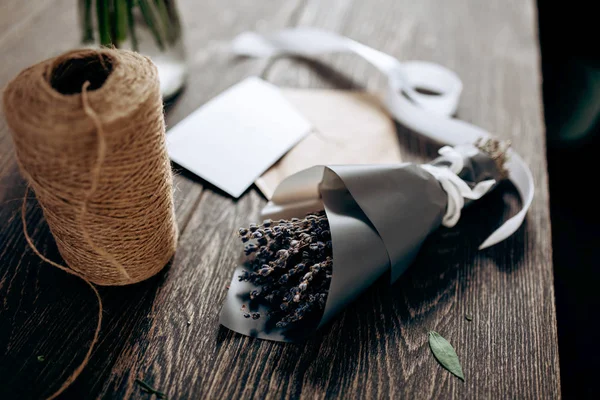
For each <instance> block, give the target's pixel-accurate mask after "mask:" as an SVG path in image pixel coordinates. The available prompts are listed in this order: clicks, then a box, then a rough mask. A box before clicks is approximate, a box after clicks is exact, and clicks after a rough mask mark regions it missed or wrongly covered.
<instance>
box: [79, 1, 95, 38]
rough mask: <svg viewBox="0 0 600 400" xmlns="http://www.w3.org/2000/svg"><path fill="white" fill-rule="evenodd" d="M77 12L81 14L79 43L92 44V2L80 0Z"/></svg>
mask: <svg viewBox="0 0 600 400" xmlns="http://www.w3.org/2000/svg"><path fill="white" fill-rule="evenodd" d="M79 12H80V14H81V18H80V21H79V22H80V24H81V34H82V37H81V42H82V43H92V42H93V41H94V30H93V27H92V0H80V1H79Z"/></svg>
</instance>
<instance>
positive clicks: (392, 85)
mask: <svg viewBox="0 0 600 400" xmlns="http://www.w3.org/2000/svg"><path fill="white" fill-rule="evenodd" d="M232 51H233V52H234V53H236V54H238V55H245V56H249V57H272V56H276V55H283V54H290V55H298V56H302V57H307V58H313V57H315V56H318V55H322V54H325V53H332V52H338V53H339V52H352V53H355V54H357V55H359V56H360V57H362V58H364V59H365V60H366V61H368V62H369V63H371V64H372V65H373V66H375V67H376V68H377V69H379V70H380V71H381V72H382V73H383V74H385V75H386V76H387V78H388V90H387V93H386V95H385V98H384V103H385V106H386V108H387V110H388V112H389V113H390V114H391V115H392V117H393V118H394V119H396V120H397V121H398V122H400V123H401V124H402V125H405V126H406V127H408V128H409V129H412V130H414V131H416V132H418V133H420V134H422V135H424V136H427V137H429V138H431V139H433V140H436V141H438V142H440V143H444V144H449V145H452V146H456V145H460V144H473V143H475V142H476V141H477V140H478V139H480V138H485V137H489V136H490V133H489V132H486V131H485V130H483V129H481V128H479V127H477V126H475V125H472V124H470V123H468V122H465V121H461V120H458V119H455V118H452V115H453V114H454V113H455V112H456V109H457V106H458V102H459V99H460V94H461V92H462V82H461V80H460V79H459V78H458V76H457V75H456V74H455V73H454V72H452V71H450V70H448V69H447V68H444V67H442V66H441V65H437V64H433V63H429V62H423V61H407V62H402V63H401V62H400V61H398V60H397V59H395V58H394V57H392V56H390V55H388V54H385V53H382V52H381V51H378V50H375V49H373V48H371V47H368V46H365V45H363V44H361V43H358V42H356V41H354V40H352V39H349V38H347V37H344V36H340V35H337V34H334V33H331V32H327V31H323V30H319V29H314V28H297V29H288V30H283V31H280V32H277V33H275V34H272V35H264V36H263V35H258V34H256V33H253V32H246V33H242V34H241V35H239V36H238V37H236V38H235V39H234V40H233V43H232ZM415 88H422V89H427V90H429V91H432V92H435V93H439V95H437V96H430V95H426V94H422V93H419V92H417V91H416V90H415ZM505 167H506V169H507V170H508V176H509V179H510V180H511V181H512V182H513V184H514V185H515V187H516V188H517V190H518V192H519V195H520V196H521V201H522V203H523V207H522V209H521V210H520V211H519V212H518V213H517V214H516V215H515V216H513V217H512V218H510V219H509V220H508V221H506V222H505V223H504V224H503V225H502V226H501V227H500V228H498V229H497V230H496V231H495V232H494V233H492V235H490V236H489V237H488V238H487V239H486V240H485V241H484V242H483V244H481V246H480V247H479V248H480V249H483V248H486V247H489V246H492V245H494V244H496V243H499V242H501V241H502V240H504V239H506V238H507V237H509V236H511V235H512V234H513V233H514V232H515V231H516V230H517V229H518V228H519V227H520V226H521V224H522V223H523V220H524V219H525V215H526V214H527V210H528V209H529V206H530V205H531V202H532V201H533V194H534V183H533V177H532V175H531V171H530V170H529V167H528V166H527V164H526V163H525V162H524V161H523V159H522V158H521V157H520V156H519V155H518V154H517V153H516V152H515V151H513V150H509V152H508V161H507V163H506V165H505ZM436 171H437V173H438V174H443V175H444V176H445V181H446V182H447V183H446V185H447V187H450V186H448V185H451V186H453V187H454V188H453V189H450V190H453V191H454V190H456V191H458V192H459V193H466V194H467V195H473V194H471V193H467V192H465V191H461V188H460V187H459V186H461V184H459V183H458V182H457V181H456V180H455V178H450V175H448V173H447V172H440V170H436ZM447 171H449V172H450V170H447ZM453 175H455V174H453ZM439 176H441V175H439ZM455 176H456V175H455ZM463 183H464V182H463ZM444 189H445V190H446V191H448V189H446V188H444ZM463 189H464V187H463ZM480 190H482V189H481V188H480ZM488 190H489V188H488ZM473 192H475V189H473ZM477 193H478V192H477ZM452 196H455V195H452ZM449 197H450V193H449ZM458 197H461V199H458V198H456V200H453V201H455V203H454V204H453V207H455V206H456V207H457V206H458V205H459V204H461V201H464V200H463V197H465V196H462V194H461V196H458ZM467 198H469V197H467ZM461 208H462V206H461ZM456 215H457V213H456V212H453V213H452V215H449V214H447V216H448V218H447V219H448V220H449V219H452V220H453V219H455V218H457V217H456ZM458 217H460V208H459V211H458Z"/></svg>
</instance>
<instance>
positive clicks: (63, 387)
mask: <svg viewBox="0 0 600 400" xmlns="http://www.w3.org/2000/svg"><path fill="white" fill-rule="evenodd" d="M28 193H29V185H27V187H26V188H25V195H24V196H23V205H22V206H21V222H22V223H23V234H24V235H25V240H26V241H27V244H28V245H29V247H30V248H31V250H33V252H34V253H35V254H36V255H37V256H38V257H39V258H40V259H42V261H44V262H46V263H48V264H50V265H52V266H53V267H56V268H58V269H60V270H62V271H65V272H66V273H67V274H71V275H74V276H76V277H78V278H79V279H81V280H82V281H84V282H85V283H86V284H87V285H88V286H89V287H90V288H91V289H92V291H93V292H94V294H95V295H96V299H97V300H98V322H97V324H96V330H95V331H94V337H93V338H92V342H91V343H90V346H89V348H88V350H87V352H86V353H85V357H83V360H82V361H81V364H79V366H78V367H77V368H75V370H74V371H73V373H72V374H71V375H70V376H69V377H68V378H67V379H66V380H65V381H64V382H63V384H62V385H61V386H60V388H58V390H57V391H56V392H54V393H52V394H51V395H50V396H48V397H47V399H48V400H52V399H55V398H56V397H58V396H59V395H60V394H61V393H62V392H64V391H65V390H66V389H67V388H68V387H69V386H71V384H72V383H73V382H75V379H77V377H79V375H80V374H81V372H82V371H83V370H84V369H85V367H86V365H87V364H88V362H89V361H90V357H91V355H92V351H93V350H94V347H96V343H98V336H99V335H100V328H101V327H102V312H103V311H104V307H103V305H102V298H101V297H100V293H98V289H96V287H95V286H94V285H93V284H92V282H90V281H89V280H88V279H86V278H85V277H84V276H82V275H81V274H79V273H77V272H75V271H73V270H72V269H70V268H67V267H64V266H62V265H60V264H58V263H55V262H54V261H52V260H50V259H49V258H47V257H45V256H44V255H43V254H42V253H40V251H39V250H38V249H37V247H36V246H35V244H33V240H31V237H30V236H29V233H28V232H27V219H26V218H25V215H26V213H27V194H28Z"/></svg>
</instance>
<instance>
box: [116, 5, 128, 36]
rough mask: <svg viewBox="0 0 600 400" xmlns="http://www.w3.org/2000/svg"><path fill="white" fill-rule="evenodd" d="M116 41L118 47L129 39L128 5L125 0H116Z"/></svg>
mask: <svg viewBox="0 0 600 400" xmlns="http://www.w3.org/2000/svg"><path fill="white" fill-rule="evenodd" d="M114 10H115V41H116V43H115V44H116V45H117V47H119V45H120V44H121V43H123V42H124V41H125V39H127V3H126V2H125V0H114Z"/></svg>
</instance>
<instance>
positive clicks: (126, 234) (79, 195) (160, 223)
mask: <svg viewBox="0 0 600 400" xmlns="http://www.w3.org/2000/svg"><path fill="white" fill-rule="evenodd" d="M4 111H5V114H6V119H7V122H8V125H9V126H10V128H11V130H12V133H13V139H14V143H15V148H16V154H17V160H18V163H19V167H20V170H21V173H22V174H23V176H24V177H25V178H26V180H27V182H28V183H29V186H30V187H31V188H32V189H33V191H34V192H35V195H36V198H37V200H38V203H39V204H40V206H41V208H42V210H43V213H44V217H45V219H46V221H47V223H48V226H49V227H50V230H51V232H52V234H53V236H54V238H55V240H56V244H57V246H58V249H59V251H60V254H61V255H62V257H63V259H64V261H65V262H66V263H67V264H68V266H69V267H68V268H67V267H65V266H63V265H60V264H59V263H56V262H53V261H51V260H49V259H47V258H46V257H44V256H43V255H42V254H41V253H40V252H39V251H38V250H37V248H36V247H35V245H34V243H33V241H32V240H31V238H30V236H29V234H28V233H27V226H26V219H25V211H26V200H25V199H26V198H27V193H25V197H24V201H23V207H22V215H21V216H22V221H23V230H24V233H25V238H26V240H27V242H28V244H29V246H30V247H31V248H32V250H33V251H34V252H35V253H36V254H37V255H38V256H40V258H42V259H43V260H44V261H46V262H48V263H50V264H51V265H53V266H55V267H57V268H60V269H62V270H64V271H66V272H68V273H70V274H73V275H76V276H78V277H80V278H81V279H83V280H84V281H85V282H86V283H87V284H88V285H89V286H90V287H91V288H92V290H93V291H94V293H95V295H96V297H97V298H98V302H99V312H98V324H97V327H96V331H95V334H94V338H93V341H92V344H91V346H90V348H89V349H88V352H87V354H86V356H85V358H84V360H83V362H82V364H81V365H80V366H79V367H78V368H77V369H76V370H75V371H74V372H73V374H72V375H71V376H70V377H69V378H68V379H67V381H65V382H64V383H63V385H62V386H61V388H60V389H59V390H58V391H57V392H56V393H54V394H53V395H52V396H50V398H55V397H56V396H58V395H59V394H60V393H62V392H63V391H64V390H65V389H66V388H67V387H68V386H69V385H70V384H71V383H72V382H73V381H74V380H75V379H76V378H77V376H78V375H79V374H80V373H81V371H82V370H83V368H84V367H85V365H86V364H87V362H88V359H89V357H90V354H91V352H92V349H93V346H94V345H95V343H96V341H97V339H98V334H99V331H100V326H101V320H102V301H101V299H100V296H99V294H98V291H97V290H96V288H95V287H94V285H93V284H92V283H95V284H97V285H127V284H131V283H135V282H140V281H142V280H144V279H147V278H149V277H151V276H153V275H155V274H156V273H157V272H159V271H160V270H161V269H162V268H163V267H164V266H165V265H166V264H167V262H168V261H169V259H170V258H171V257H172V256H173V254H174V252H175V247H176V243H177V226H176V223H175V219H174V207H173V195H172V174H171V169H170V163H169V158H168V155H167V152H166V147H165V126H164V117H163V108H162V100H161V96H160V90H159V82H158V75H157V70H156V67H155V66H154V65H153V64H152V62H151V61H150V60H149V59H148V58H146V57H143V56H141V55H139V54H137V53H133V52H129V51H122V50H113V49H101V50H91V49H86V50H75V51H71V52H68V53H65V54H63V55H61V56H58V57H56V58H53V59H50V60H47V61H44V62H41V63H39V64H37V65H34V66H32V67H30V68H28V69H26V70H24V71H22V72H21V73H20V74H19V75H18V76H17V77H16V78H15V79H14V80H12V81H11V82H10V83H9V84H8V86H7V87H6V89H5V91H4Z"/></svg>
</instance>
